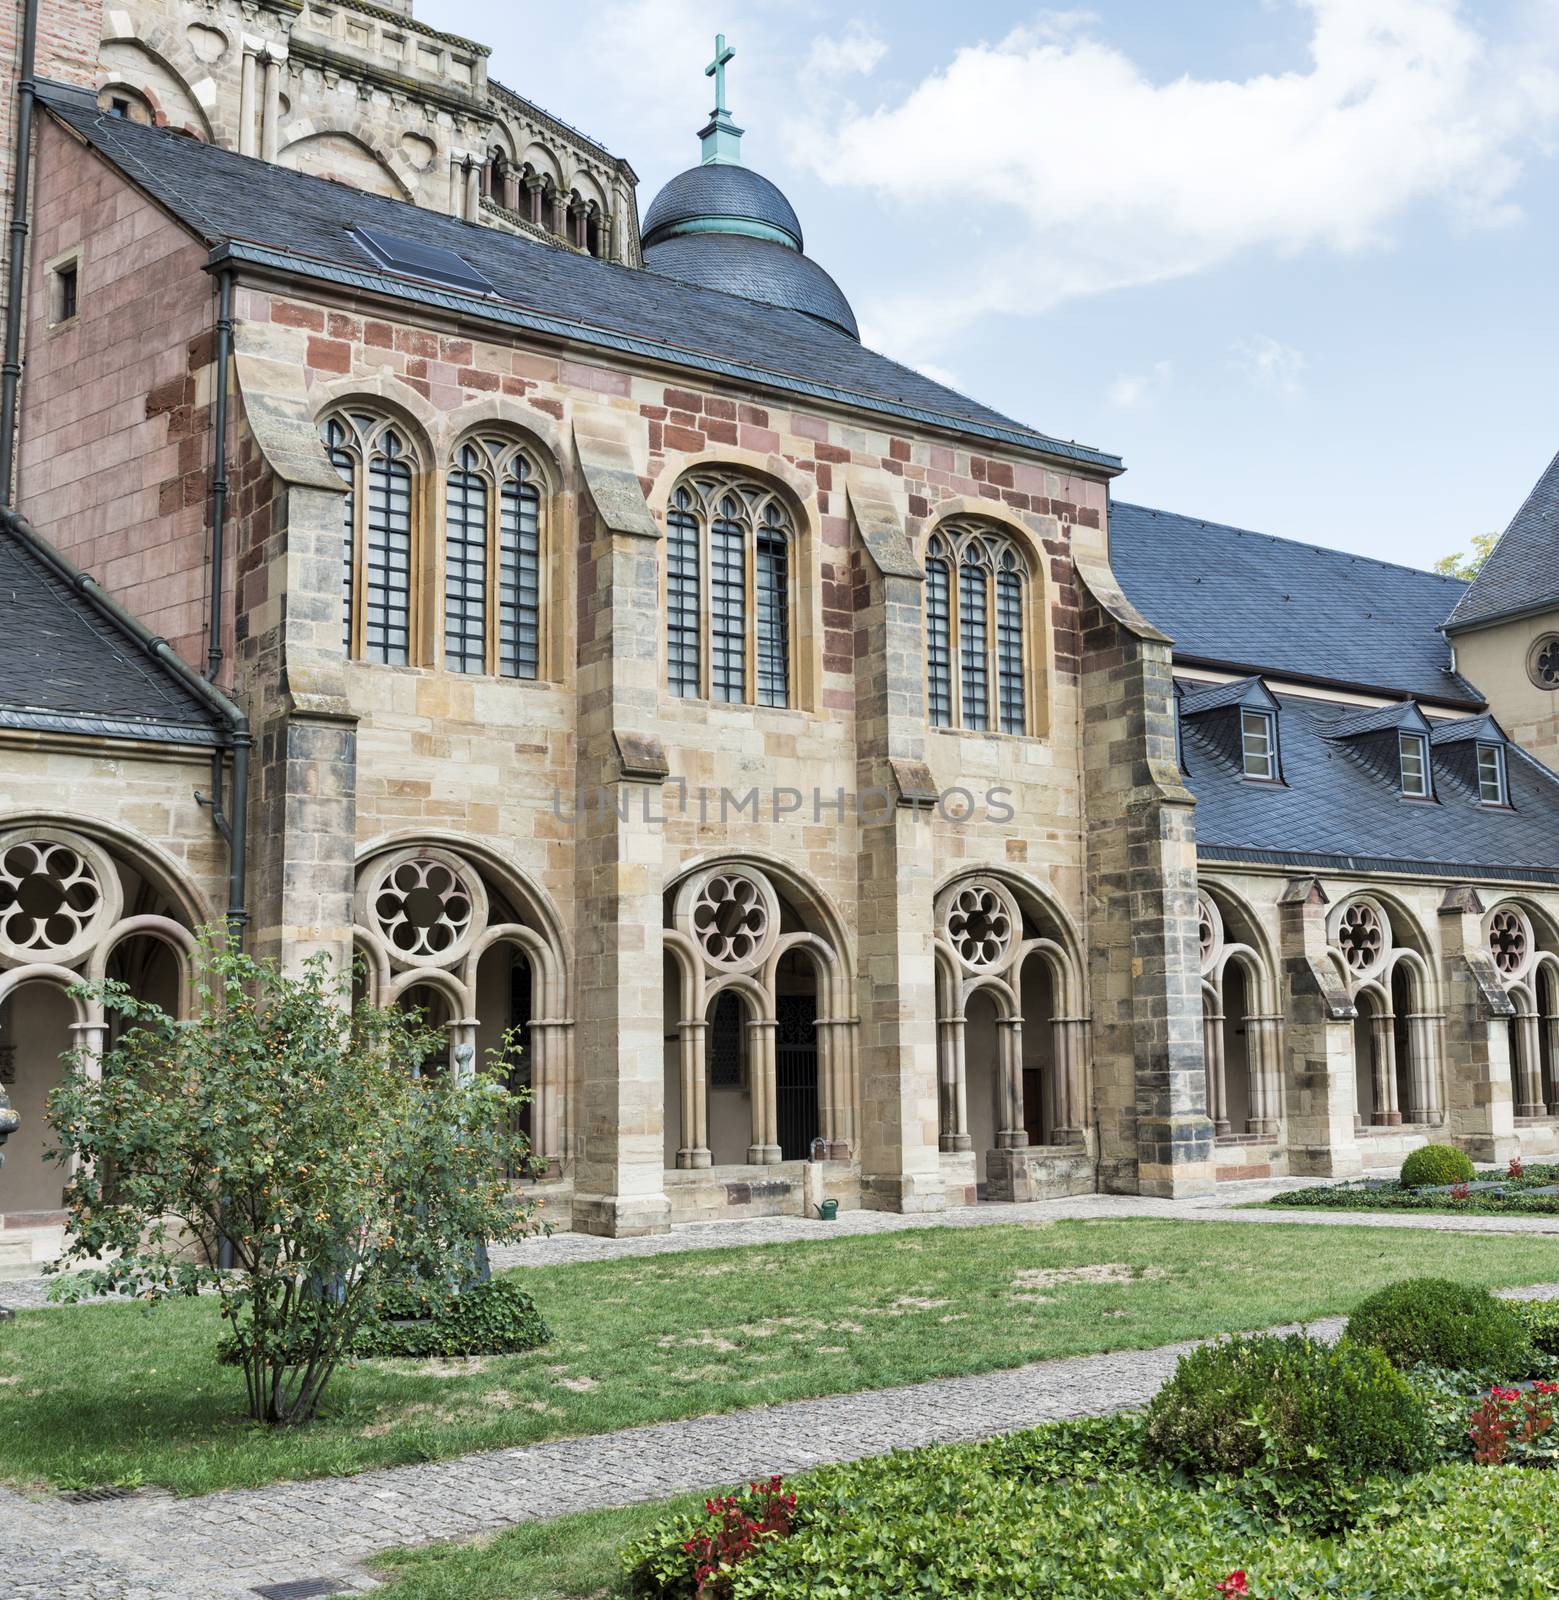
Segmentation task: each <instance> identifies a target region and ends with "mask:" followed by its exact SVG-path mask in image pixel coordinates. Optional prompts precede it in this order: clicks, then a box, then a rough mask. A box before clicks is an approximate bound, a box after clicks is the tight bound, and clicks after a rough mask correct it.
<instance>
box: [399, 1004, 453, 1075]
mask: <svg viewBox="0 0 1559 1600" xmlns="http://www.w3.org/2000/svg"><path fill="white" fill-rule="evenodd" d="M395 1003H396V1005H397V1006H398V1007H399V1008H400V1009H401V1010H402V1011H404V1012H406V1014H407V1015H408V1016H415V1017H417V1019H418V1021H419V1022H420V1024H421V1026H422V1027H423V1028H425V1029H426V1030H427V1031H428V1032H429V1033H430V1034H431V1035H433V1036H434V1037H432V1038H430V1039H429V1041H428V1048H427V1051H426V1053H425V1054H424V1055H423V1058H422V1060H421V1062H420V1063H419V1064H418V1065H417V1066H416V1067H415V1068H414V1069H413V1070H414V1071H415V1073H416V1075H417V1076H418V1077H420V1078H436V1077H438V1076H439V1075H440V1074H442V1073H444V1072H447V1071H448V1070H449V1024H450V1023H451V1022H453V1021H454V1020H455V1016H454V1007H453V1005H451V1003H450V998H449V994H448V992H447V991H446V990H445V989H444V988H443V986H442V985H439V984H433V983H413V984H410V985H408V986H407V987H406V988H405V989H403V990H401V992H400V994H398V995H397V996H396V998H395Z"/></svg>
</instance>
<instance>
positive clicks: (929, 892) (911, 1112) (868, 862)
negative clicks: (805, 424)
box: [847, 468, 945, 1212]
mask: <svg viewBox="0 0 1559 1600" xmlns="http://www.w3.org/2000/svg"><path fill="white" fill-rule="evenodd" d="M847 490H848V497H849V506H850V512H851V515H852V517H853V519H854V523H855V528H856V531H857V533H858V534H859V537H860V543H861V545H862V546H863V547H864V552H865V553H864V557H863V558H862V560H861V562H860V566H859V568H858V570H857V571H856V574H855V579H856V584H857V594H858V598H857V600H856V608H855V628H856V633H855V732H856V766H855V771H856V791H857V794H858V796H859V797H860V805H861V810H862V818H861V822H860V834H859V852H858V869H857V880H856V881H857V885H858V898H859V906H860V912H859V916H860V932H859V941H858V947H857V960H858V962H859V969H860V988H859V993H858V1004H859V1008H860V1014H861V1028H860V1086H859V1097H858V1104H859V1108H860V1116H861V1127H860V1135H861V1137H860V1152H861V1189H862V1204H863V1205H865V1206H866V1207H868V1208H870V1209H874V1210H879V1211H913V1212H919V1211H936V1210H940V1209H941V1208H942V1206H943V1205H944V1203H945V1201H944V1196H943V1185H942V1172H941V1162H940V1157H939V1155H938V1148H939V1145H940V1142H941V1141H940V1131H941V1130H940V1119H939V1115H938V1105H937V1085H938V1069H937V1034H936V1017H937V985H936V971H935V958H934V956H933V954H932V939H933V927H932V901H933V898H934V896H935V889H936V861H935V857H934V853H933V850H932V845H931V828H930V826H929V824H928V821H927V819H926V817H925V816H924V815H922V814H921V812H922V809H924V808H927V807H929V806H930V805H931V804H932V803H934V799H935V794H936V789H935V785H934V783H933V781H932V778H931V774H930V772H929V770H928V769H927V768H926V765H925V690H924V680H925V662H924V652H925V642H924V640H925V631H924V630H925V623H924V618H923V615H922V611H921V586H922V574H921V571H920V567H919V564H918V563H917V562H916V561H915V559H914V555H913V552H912V550H911V549H910V544H909V540H908V537H907V535H906V533H905V529H904V501H903V498H902V497H903V488H902V485H901V484H899V483H898V482H897V481H895V480H891V479H889V478H888V476H887V474H886V473H883V472H881V471H875V470H874V471H868V470H866V469H864V468H852V469H851V471H850V474H849V476H848V479H847Z"/></svg>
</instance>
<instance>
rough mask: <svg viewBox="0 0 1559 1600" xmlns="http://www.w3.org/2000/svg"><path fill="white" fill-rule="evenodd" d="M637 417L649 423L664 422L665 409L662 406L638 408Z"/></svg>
mask: <svg viewBox="0 0 1559 1600" xmlns="http://www.w3.org/2000/svg"><path fill="white" fill-rule="evenodd" d="M639 415H640V416H641V417H644V418H645V419H646V420H647V421H650V422H664V421H665V420H666V408H665V407H664V406H640V407H639Z"/></svg>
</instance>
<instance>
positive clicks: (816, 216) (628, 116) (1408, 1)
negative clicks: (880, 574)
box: [418, 0, 1559, 566]
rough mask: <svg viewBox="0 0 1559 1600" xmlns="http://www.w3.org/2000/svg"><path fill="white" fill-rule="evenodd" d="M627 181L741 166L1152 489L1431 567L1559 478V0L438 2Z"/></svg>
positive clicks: (1052, 423)
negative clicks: (725, 133)
mask: <svg viewBox="0 0 1559 1600" xmlns="http://www.w3.org/2000/svg"><path fill="white" fill-rule="evenodd" d="M418 15H419V16H420V17H422V18H423V19H424V20H427V21H431V22H434V23H435V24H436V25H437V26H439V27H441V28H447V29H450V30H452V31H455V32H460V33H464V34H466V35H468V36H470V37H473V38H476V39H479V40H482V41H484V42H486V43H488V44H491V45H492V47H493V54H492V59H491V62H490V71H491V73H492V75H493V76H494V77H496V78H498V79H499V80H500V81H502V82H504V83H506V84H507V85H509V86H510V87H511V88H513V89H514V90H516V91H517V92H519V93H520V94H523V95H525V96H527V97H528V98H530V99H532V100H534V101H536V102H537V103H538V104H540V105H542V106H544V107H546V109H547V110H549V111H551V112H552V113H553V114H554V115H556V116H559V117H561V118H563V119H564V120H565V121H568V122H571V123H573V124H574V125H575V126H576V127H579V128H582V129H583V130H584V131H585V132H587V133H588V134H590V135H591V136H592V137H593V138H596V139H598V140H600V141H601V142H602V143H604V144H605V145H606V146H607V147H608V148H609V149H610V150H612V151H613V152H614V153H615V154H618V155H622V156H625V157H626V158H627V159H628V160H629V161H630V162H631V163H632V165H633V167H634V170H635V171H636V172H637V174H638V176H639V179H640V187H639V207H640V212H641V215H642V213H643V212H644V211H645V210H646V209H647V208H648V206H649V203H650V201H651V200H652V199H653V197H654V195H655V193H656V192H657V190H658V189H659V188H660V186H661V184H663V183H664V182H665V181H666V179H668V178H669V177H671V176H672V175H673V174H674V173H676V172H679V171H681V170H682V169H683V168H684V167H688V166H691V165H693V164H695V162H696V161H697V159H698V141H697V137H696V134H697V130H698V128H699V127H700V126H701V125H702V124H703V122H704V121H705V120H706V118H707V115H708V111H709V108H710V106H711V105H712V104H713V98H712V89H713V85H712V83H711V82H710V81H709V80H708V79H707V78H706V77H705V76H704V73H703V68H704V66H705V64H706V63H707V62H708V61H709V60H710V58H711V56H712V54H713V47H714V35H715V33H716V31H717V30H721V31H723V32H724V33H725V34H726V35H727V40H728V43H729V44H730V45H731V46H732V47H733V48H734V50H735V52H736V55H735V58H734V60H733V61H732V62H731V64H730V66H729V68H728V80H727V99H728V102H729V104H730V107H731V111H732V114H733V116H734V117H735V119H736V121H737V122H738V124H740V125H741V126H742V127H743V128H745V129H746V137H745V139H744V140H743V157H744V159H745V161H746V163H747V164H748V165H749V166H752V167H754V168H755V169H757V170H758V171H760V172H762V173H764V174H765V175H766V176H767V177H769V178H771V179H773V180H774V181H775V182H776V183H777V184H779V186H780V187H781V188H782V189H783V190H784V191H785V193H786V194H787V195H788V196H789V198H790V200H791V202H792V204H793V205H794V206H795V208H796V210H797V212H798V214H799V215H800V218H801V222H802V226H803V229H804V230H805V233H806V243H807V253H808V254H809V255H810V256H812V257H813V258H814V259H816V260H817V261H819V262H820V263H821V264H822V265H823V266H824V267H826V268H827V269H828V271H829V272H830V273H831V274H832V275H833V276H834V278H835V279H836V280H837V281H838V283H839V284H840V286H841V288H843V290H844V292H845V294H846V295H847V296H848V298H849V299H850V302H851V304H852V305H853V306H854V308H855V312H856V315H857V317H858V318H859V320H860V322H861V326H862V332H863V336H864V338H865V340H866V342H867V343H868V344H870V345H872V346H873V347H875V348H876V349H879V350H882V351H884V352H886V353H887V354H889V355H892V356H894V357H895V358H897V359H899V360H901V361H905V362H908V363H909V364H911V365H913V366H917V367H919V368H921V369H922V370H923V371H925V372H927V373H929V374H930V375H931V376H933V377H935V378H937V379H939V380H941V381H943V382H946V383H949V384H951V385H952V386H953V387H955V388H957V389H959V390H960V391H962V392H964V393H967V394H971V395H974V396H976V397H978V398H979V399H980V400H982V401H984V402H985V403H986V404H988V405H993V406H995V407H997V408H998V409H1000V410H1002V411H1004V412H1006V413H1007V414H1008V415H1010V416H1013V417H1016V418H1018V419H1020V420H1021V421H1023V422H1026V423H1029V424H1030V425H1032V426H1034V427H1037V428H1039V429H1041V430H1043V431H1044V432H1046V433H1050V434H1053V435H1056V436H1058V437H1061V438H1065V439H1077V440H1080V441H1083V442H1086V443H1089V444H1093V445H1097V446H1100V447H1102V448H1104V449H1107V450H1111V451H1114V452H1115V453H1117V454H1119V455H1121V456H1122V457H1123V458H1124V460H1125V463H1126V467H1127V472H1126V474H1125V476H1124V477H1123V478H1122V479H1120V480H1118V481H1117V483H1116V485H1115V487H1114V493H1115V494H1116V496H1117V498H1121V499H1129V500H1135V501H1138V502H1140V503H1143V504H1147V505H1152V506H1158V507H1164V508H1167V509H1170V510H1174V511H1179V512H1184V513H1187V514H1191V515H1195V516H1201V517H1206V518H1209V519H1214V520H1218V521H1223V522H1229V523H1233V524H1235V525H1236V526H1241V527H1247V528H1255V529H1259V530H1261V531H1263V532H1267V533H1275V534H1280V535H1283V536H1286V537H1290V538H1298V539H1305V540H1308V541H1311V542H1313V543H1316V544H1324V545H1332V546H1337V547H1340V548H1343V549H1348V550H1353V551H1358V552H1361V553H1363V554H1367V555H1373V556H1377V557H1380V558H1382V559H1386V560H1393V561H1401V562H1406V563H1408V564H1411V565H1414V566H1427V565H1429V564H1430V563H1431V562H1433V561H1434V560H1435V559H1436V558H1437V557H1440V556H1442V555H1445V554H1448V553H1450V552H1452V551H1455V550H1458V549H1461V548H1465V547H1466V546H1467V544H1468V541H1469V539H1470V537H1471V536H1472V535H1474V534H1478V533H1484V532H1488V531H1491V530H1496V529H1502V528H1503V527H1504V526H1505V524H1506V523H1507V522H1508V521H1509V520H1510V518H1511V517H1512V516H1513V515H1514V513H1515V511H1516V509H1517V507H1518V506H1519V505H1520V503H1521V501H1522V499H1523V498H1524V496H1525V495H1526V493H1527V491H1528V490H1529V489H1530V488H1531V486H1532V484H1533V483H1534V482H1535V481H1536V479H1537V477H1538V475H1539V474H1540V473H1541V471H1542V470H1543V468H1544V467H1545V466H1546V465H1547V463H1548V461H1549V460H1550V458H1551V457H1552V456H1553V455H1554V453H1555V451H1556V450H1559V405H1556V394H1559V385H1556V383H1555V379H1554V374H1555V373H1556V372H1559V317H1556V315H1555V314H1554V310H1555V306H1556V303H1559V294H1556V288H1559V275H1556V272H1555V264H1556V261H1559V0H1179V3H1174V4H1166V3H1165V0H1096V3H1095V4H1094V5H1092V6H1090V7H1088V8H1086V9H1068V10H1057V9H1044V8H1035V7H1032V6H1027V5H1021V4H1005V3H999V0H963V3H962V4H959V5H948V4H947V3H946V0H861V3H859V4H847V5H843V6H840V5H836V4H822V3H819V0H745V3H744V4H741V5H734V4H731V3H730V0H724V3H715V0H573V3H572V4H570V5H567V6H562V5H556V4H541V3H539V0H525V3H521V4H516V3H514V0H504V3H499V0H418Z"/></svg>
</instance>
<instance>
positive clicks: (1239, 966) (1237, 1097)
mask: <svg viewBox="0 0 1559 1600" xmlns="http://www.w3.org/2000/svg"><path fill="white" fill-rule="evenodd" d="M1250 987H1251V986H1250V978H1249V976H1248V975H1247V973H1246V971H1245V966H1244V963H1243V962H1239V961H1231V962H1230V963H1229V964H1228V965H1227V966H1226V967H1225V968H1224V972H1223V1022H1222V1028H1223V1068H1224V1107H1225V1117H1226V1120H1227V1121H1228V1124H1229V1128H1230V1130H1231V1131H1232V1132H1234V1133H1237V1134H1244V1133H1248V1132H1250V1131H1251V1118H1252V1109H1251V1101H1252V1095H1251V1069H1252V1066H1253V1065H1254V1058H1253V1056H1252V1052H1251V1022H1250V1019H1251V1017H1252V1016H1253V1014H1254V1013H1255V1010H1256V1008H1255V1006H1253V1005H1252V1004H1251V998H1252V997H1251V992H1250Z"/></svg>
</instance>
